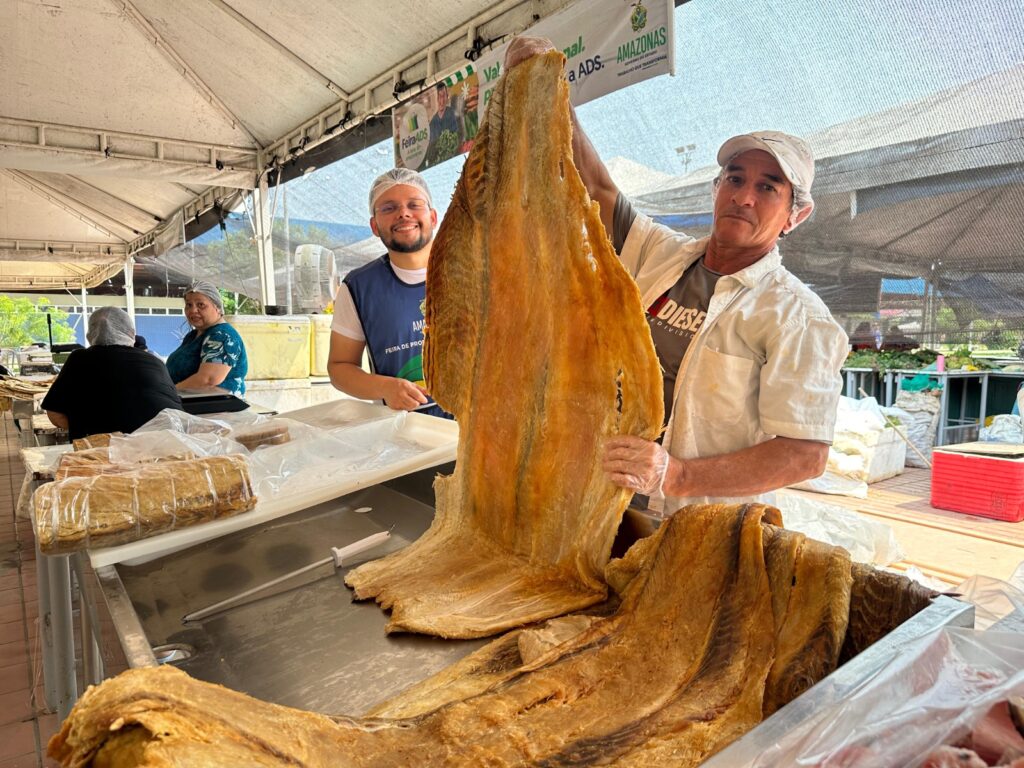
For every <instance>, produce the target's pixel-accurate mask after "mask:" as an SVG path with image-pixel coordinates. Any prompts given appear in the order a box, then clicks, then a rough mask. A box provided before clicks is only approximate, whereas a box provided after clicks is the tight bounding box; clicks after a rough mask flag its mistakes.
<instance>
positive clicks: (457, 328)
mask: <svg viewBox="0 0 1024 768" xmlns="http://www.w3.org/2000/svg"><path fill="white" fill-rule="evenodd" d="M563 62H564V59H563V57H562V56H561V54H559V53H554V52H552V53H550V54H547V55H544V56H537V57H533V58H531V59H529V60H528V61H526V62H524V63H523V64H520V65H519V66H516V67H514V68H513V69H512V70H510V71H509V72H507V73H506V74H505V76H504V79H503V80H502V81H501V82H500V83H499V85H498V87H497V88H496V90H495V92H494V96H493V97H492V100H491V103H490V106H489V110H488V113H487V120H486V121H485V124H484V127H483V128H482V129H481V132H480V134H479V136H478V139H477V141H476V144H475V145H474V147H473V150H472V152H471V153H470V156H469V158H468V160H467V161H466V167H465V170H464V171H463V174H462V178H461V179H460V180H459V184H458V187H457V188H456V191H455V196H454V199H453V200H452V203H451V206H450V207H449V209H448V213H447V215H446V216H445V220H444V223H443V225H442V226H441V229H440V231H439V233H438V236H437V240H436V242H435V244H434V247H433V250H432V253H431V258H430V266H429V271H428V276H427V303H426V320H427V331H426V344H425V352H424V370H425V374H426V380H427V385H428V387H429V389H430V391H431V394H432V395H433V396H434V398H435V399H436V400H437V402H438V403H439V404H440V405H441V406H442V407H444V408H445V409H446V410H448V411H449V412H451V413H454V414H455V416H456V418H457V419H458V422H459V427H460V437H459V447H458V461H457V464H456V470H455V473H454V474H453V475H452V476H451V477H446V478H441V479H439V480H438V481H437V483H436V485H435V488H436V493H437V504H436V509H437V512H436V517H435V520H434V524H433V526H432V527H431V529H430V530H429V531H428V532H427V533H426V534H425V535H424V536H423V537H422V538H420V539H419V540H418V541H417V542H415V543H414V544H413V545H411V546H409V547H407V548H406V549H404V550H402V551H400V552H398V553H395V554H393V555H391V556H389V557H386V558H384V559H382V560H378V561H375V562H372V563H368V564H366V565H364V566H362V567H360V568H358V569H356V570H355V571H353V572H351V573H350V574H349V575H348V577H347V579H346V582H347V583H348V584H349V585H350V586H352V587H353V588H354V589H355V592H356V596H357V597H358V598H370V597H373V598H376V599H377V601H378V602H380V604H381V605H382V606H383V607H384V608H390V609H391V612H392V613H391V621H390V623H389V624H388V631H396V630H405V631H411V632H422V633H427V634H436V635H440V636H442V637H461V638H468V637H485V636H487V635H492V634H495V633H497V632H500V631H502V630H506V629H510V628H513V627H517V626H521V625H523V624H526V623H528V622H534V621H539V620H542V619H546V618H549V617H551V616H557V615H560V614H564V613H567V612H569V611H573V610H578V609H580V608H584V607H586V606H588V605H592V604H594V603H597V602H599V601H601V600H603V599H604V598H605V596H606V594H607V587H606V585H605V582H604V579H603V569H604V566H605V564H606V563H607V561H608V558H609V554H610V551H611V545H612V541H613V539H614V536H615V532H616V530H617V528H618V525H619V521H620V519H621V517H622V513H623V510H624V509H625V506H626V504H627V502H628V499H629V494H628V492H626V491H623V490H622V489H620V488H617V487H615V486H614V485H612V484H611V483H610V482H609V481H608V479H607V477H606V476H605V474H604V473H603V472H602V471H601V462H600V451H601V440H602V438H603V437H605V436H608V435H614V434H631V435H640V436H643V437H647V438H653V437H655V436H656V434H657V433H658V431H659V429H660V427H661V424H662V416H663V413H662V411H663V403H662V399H661V395H660V394H659V393H660V392H661V374H660V371H659V368H658V362H657V357H656V355H655V352H654V346H653V344H652V342H651V336H650V330H649V329H648V326H647V323H646V321H645V319H644V313H643V307H642V304H641V301H640V294H639V292H638V290H637V287H636V285H635V283H634V282H633V280H632V279H631V278H630V277H629V275H628V274H627V273H626V271H625V269H623V267H622V266H621V264H620V263H619V261H618V259H617V257H616V256H615V253H614V251H613V249H612V246H611V243H610V242H609V240H608V237H607V234H606V233H605V231H604V228H603V226H602V224H601V221H600V217H599V212H598V207H597V204H596V203H594V202H592V201H591V200H590V199H589V197H588V196H587V192H586V189H585V188H584V186H583V182H582V181H581V180H580V178H579V174H578V173H577V172H576V169H575V166H574V165H573V161H572V147H571V136H572V128H571V124H570V120H569V108H568V90H567V85H566V83H565V81H564V79H563V78H562V65H563Z"/></svg>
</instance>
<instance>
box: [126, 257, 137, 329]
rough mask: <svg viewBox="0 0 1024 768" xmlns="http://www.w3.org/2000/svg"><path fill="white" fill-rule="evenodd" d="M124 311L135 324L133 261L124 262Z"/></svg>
mask: <svg viewBox="0 0 1024 768" xmlns="http://www.w3.org/2000/svg"><path fill="white" fill-rule="evenodd" d="M124 309H125V312H127V313H128V316H129V317H130V318H131V319H132V325H134V324H135V259H133V258H132V257H131V256H129V257H128V258H127V259H125V260H124Z"/></svg>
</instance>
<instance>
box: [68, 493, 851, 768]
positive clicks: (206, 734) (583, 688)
mask: <svg viewBox="0 0 1024 768" xmlns="http://www.w3.org/2000/svg"><path fill="white" fill-rule="evenodd" d="M774 515H777V512H776V511H775V510H771V509H770V508H766V507H763V506H760V505H743V506H739V505H737V506H704V507H691V508H688V509H686V510H684V511H683V512H681V513H680V514H678V515H677V516H675V517H674V518H672V519H671V520H670V521H669V522H667V523H666V524H665V525H664V526H662V528H661V529H660V530H659V531H658V533H656V534H655V536H654V537H653V539H652V543H653V546H651V547H650V549H649V552H650V557H648V558H647V559H646V560H645V561H644V562H643V563H642V564H641V565H640V567H639V569H638V570H637V571H636V572H635V573H634V574H633V578H632V579H631V580H630V583H629V586H628V588H627V589H626V592H625V594H624V595H623V598H622V603H621V605H620V607H619V609H618V610H617V611H616V612H615V613H614V614H613V615H611V616H609V617H608V618H598V619H595V620H593V621H591V622H585V623H582V624H581V625H580V628H579V631H578V632H575V633H574V634H573V635H572V637H571V638H569V639H568V640H565V641H562V642H555V643H554V644H552V645H550V646H549V648H548V650H546V651H542V652H541V654H540V655H539V656H538V657H536V658H534V659H533V660H532V661H531V662H529V663H523V662H522V659H521V657H520V656H519V652H518V647H519V642H518V641H519V640H520V639H521V636H522V634H523V631H516V632H512V633H509V635H507V636H506V637H503V638H500V639H498V640H495V641H494V642H492V643H491V644H489V645H488V646H486V647H485V648H483V649H481V650H480V651H478V652H477V653H476V654H473V655H472V656H470V657H467V659H465V660H464V661H463V662H460V663H459V664H456V665H455V666H453V667H451V668H449V669H448V670H446V671H445V672H443V673H441V674H440V675H438V676H437V677H435V678H433V679H432V681H428V684H423V685H420V686H417V687H415V688H413V689H410V690H409V691H407V692H404V693H403V694H401V695H400V696H399V697H397V699H396V700H394V701H393V702H390V703H389V704H386V705H384V706H383V707H381V708H379V710H378V712H377V714H378V715H380V714H385V715H387V716H388V717H389V718H400V719H384V718H381V717H376V718H373V719H369V718H367V719H356V718H341V717H339V718H327V717H324V716H322V715H317V714H313V713H310V712H302V711H298V710H292V709H287V708H285V707H280V706H276V705H273V704H267V703H264V702H260V701H257V700H255V699H251V698H249V697H248V696H245V695H243V694H240V693H236V692H233V691H230V690H228V689H226V688H222V687H220V686H217V685H211V684H209V683H202V682H198V681H195V680H192V679H191V678H189V677H188V676H187V675H185V674H184V673H182V672H179V671H177V670H175V669H171V668H162V669H146V670H131V671H129V672H125V673H123V674H122V675H120V676H118V677H117V678H115V679H114V680H111V681H108V682H106V683H104V684H103V685H101V686H99V687H97V688H92V689H90V690H89V691H88V692H87V693H86V694H85V696H83V697H82V699H81V701H80V702H79V703H78V704H77V705H76V707H75V709H74V711H73V712H72V714H71V716H70V717H69V718H68V720H67V721H66V722H65V723H64V726H63V728H62V730H61V732H60V733H59V734H58V735H57V736H55V737H54V738H53V740H52V741H51V742H50V745H49V754H50V755H51V756H52V757H54V758H56V759H58V760H60V761H61V763H62V764H63V765H65V766H80V765H85V764H87V763H88V761H89V760H92V759H94V758H96V763H97V764H98V763H99V759H98V758H99V756H102V757H103V759H104V760H107V761H109V762H108V764H112V765H113V764H116V765H122V766H179V767H182V768H183V767H185V766H205V767H206V768H216V767H218V766H235V765H256V766H261V765H303V766H310V767H314V766H324V767H325V768H326V767H327V766H376V767H379V768H387V767H388V766H404V765H446V766H480V765H488V766H529V765H535V766H542V765H543V766H568V765H590V764H600V765H616V766H652V765H672V766H680V767H681V768H686V767H687V766H695V765H698V764H699V763H700V762H701V761H702V760H704V759H705V758H706V757H707V756H709V755H710V754H712V753H714V752H716V751H717V750H719V749H721V748H722V747H724V746H725V745H727V744H728V743H730V742H731V741H733V740H734V739H735V738H737V737H738V736H740V735H742V734H743V733H744V732H746V731H747V730H749V729H750V728H752V727H753V726H754V725H755V724H757V723H758V722H759V721H760V720H761V717H762V712H763V706H764V701H765V695H766V681H767V680H769V679H770V676H771V671H772V667H773V665H774V664H775V663H776V648H777V647H792V648H793V649H794V650H793V653H792V654H791V656H792V657H794V658H796V657H802V655H803V650H802V649H803V648H808V649H810V652H811V653H813V652H814V651H815V649H817V648H819V647H820V646H819V644H818V643H817V642H816V641H815V639H814V638H815V636H816V635H817V634H818V628H817V627H816V626H815V624H814V622H815V621H816V619H814V618H813V615H814V614H816V615H818V616H819V617H825V624H826V626H825V629H824V631H825V632H826V633H831V631H832V629H831V627H830V626H829V625H828V622H829V621H830V619H829V618H828V616H829V615H830V612H829V611H827V610H826V611H814V610H810V611H808V610H803V609H801V610H794V609H795V608H796V606H793V605H790V603H792V600H788V601H787V600H784V599H783V600H780V601H778V604H779V605H781V606H784V610H783V614H784V615H783V616H775V615H774V611H775V606H776V601H775V600H773V593H774V592H775V591H776V590H778V589H780V588H783V592H784V593H785V592H787V591H788V590H789V589H790V588H791V587H792V581H793V579H794V577H796V578H798V579H800V578H803V577H806V578H808V579H810V580H811V581H812V582H813V580H814V579H816V578H819V577H821V576H822V569H825V570H827V569H828V568H829V567H831V566H830V565H829V563H830V561H831V559H832V557H833V552H835V551H837V550H833V549H832V548H827V551H825V550H822V552H816V551H808V552H806V553H804V552H803V548H802V547H799V546H798V547H796V548H794V549H793V550H792V551H793V552H794V553H795V554H794V557H792V558H785V557H780V558H777V561H776V562H775V564H774V566H770V565H769V564H768V563H767V562H766V553H767V552H769V550H770V547H771V546H772V544H771V540H772V537H773V535H772V529H771V528H770V527H769V526H765V525H764V524H763V522H762V521H763V519H764V518H765V517H766V516H767V517H768V519H769V520H776V521H777V518H776V517H774ZM800 538H801V539H802V537H800ZM812 549H813V548H812ZM821 554H824V555H826V556H825V557H821V556H820V555H821ZM805 557H806V558H808V564H807V565H808V567H807V568H806V569H802V568H801V567H800V566H799V563H800V561H801V560H802V559H804V558H805ZM840 558H841V556H840ZM787 562H788V563H789V564H790V565H787V564H786V563H787ZM846 562H847V564H848V563H849V560H848V559H847V560H846ZM799 574H803V575H802V576H801V575H799ZM836 584H837V587H838V589H839V591H840V592H842V591H843V585H842V584H841V583H839V582H836ZM845 591H846V594H847V595H848V594H849V582H848V581H847V582H846V584H845ZM788 596H789V597H794V596H796V595H795V593H791V594H790V595H788ZM783 597H784V598H785V597H787V595H786V594H784V595H783ZM786 614H789V615H790V618H789V619H787V618H786ZM780 618H781V619H782V621H780V620H779V619H780ZM777 633H779V636H778V637H777ZM840 634H841V633H840ZM835 652H836V653H838V648H836V649H835ZM788 666H790V665H788V664H787V667H788ZM811 666H812V668H813V669H816V670H818V673H819V674H825V673H827V672H828V671H829V669H828V668H827V665H818V664H813V665H811Z"/></svg>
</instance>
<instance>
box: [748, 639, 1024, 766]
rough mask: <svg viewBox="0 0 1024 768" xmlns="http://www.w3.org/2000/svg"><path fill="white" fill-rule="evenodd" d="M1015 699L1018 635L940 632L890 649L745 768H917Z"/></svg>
mask: <svg viewBox="0 0 1024 768" xmlns="http://www.w3.org/2000/svg"><path fill="white" fill-rule="evenodd" d="M1022 694H1024V643H1022V642H1021V636H1020V635H1019V634H1015V633H1010V632H995V631H989V632H979V631H977V630H970V629H960V628H945V629H942V630H940V631H938V632H934V633H931V634H929V635H926V636H925V637H923V638H919V639H918V640H915V641H913V642H910V643H907V644H906V645H904V646H901V647H899V648H897V649H895V652H894V653H893V657H892V660H891V661H890V662H889V663H888V664H886V665H885V666H884V667H882V668H881V669H880V670H878V672H876V673H875V674H874V675H872V676H871V677H870V678H869V679H868V680H866V681H865V682H864V683H862V684H861V685H860V686H858V687H857V688H856V689H855V690H853V691H852V692H850V693H849V694H847V695H845V696H844V697H843V699H842V700H841V701H839V702H837V703H835V704H833V705H832V706H829V707H825V708H822V709H821V710H819V711H818V712H816V713H815V715H814V716H813V717H811V718H810V719H808V720H806V721H804V722H803V723H801V724H800V725H798V726H797V727H795V728H793V729H792V730H790V731H788V732H787V733H786V735H785V736H783V737H782V738H781V739H779V741H778V742H777V743H776V744H775V745H773V746H772V747H771V748H769V749H767V750H765V751H764V752H762V753H761V755H759V756H758V758H757V759H756V760H754V762H753V763H750V768H769V767H772V768H774V767H775V766H781V765H787V766H815V767H816V768H853V766H856V768H891V767H892V766H901V767H903V768H918V767H919V766H921V765H923V764H924V762H925V760H926V759H927V758H929V756H931V755H932V754H933V753H934V752H935V750H936V749H937V748H938V747H939V746H941V745H943V744H957V743H959V742H960V741H961V740H963V739H965V738H967V737H968V735H969V734H970V733H971V730H972V728H973V727H974V726H976V725H977V724H978V723H979V722H980V721H981V720H982V719H983V718H985V716H986V714H988V713H989V711H990V710H992V709H993V707H996V706H997V705H1000V704H1001V703H1002V702H1005V701H1007V700H1008V699H1010V698H1011V697H1013V696H1020V695H1022ZM780 714H782V715H784V714H785V710H783V712H782V713H780ZM963 765H969V763H966V762H965V763H963Z"/></svg>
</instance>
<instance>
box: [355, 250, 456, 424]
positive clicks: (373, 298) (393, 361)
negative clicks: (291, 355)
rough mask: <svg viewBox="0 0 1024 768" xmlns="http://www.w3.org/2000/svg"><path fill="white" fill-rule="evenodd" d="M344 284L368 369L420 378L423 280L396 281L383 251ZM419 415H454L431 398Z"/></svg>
mask: <svg viewBox="0 0 1024 768" xmlns="http://www.w3.org/2000/svg"><path fill="white" fill-rule="evenodd" d="M344 283H345V285H346V286H348V290H349V293H350V294H352V302H353V303H354V304H355V307H356V314H358V315H359V323H360V324H361V325H362V326H363V335H364V336H366V349H367V351H368V352H369V357H370V367H371V369H372V370H373V372H374V373H378V374H380V375H381V376H393V377H394V378H397V379H406V380H407V381H411V382H413V383H414V384H418V385H420V386H421V387H422V386H425V385H424V382H423V325H424V320H423V302H424V300H425V299H426V283H416V284H414V285H409V284H408V283H403V282H402V281H401V280H399V279H398V276H397V275H396V274H395V273H394V270H392V269H391V261H390V260H389V259H388V257H387V254H385V255H384V256H381V257H380V258H379V259H374V260H373V261H371V262H370V263H369V264H364V265H363V266H361V267H359V268H358V269H353V270H352V271H351V272H349V273H348V274H347V275H346V276H345V280H344ZM417 411H418V412H419V413H426V414H429V415H431V416H441V417H444V418H449V419H450V418H452V416H451V415H450V414H448V413H445V412H444V411H443V410H441V408H440V407H439V406H437V405H435V404H434V401H433V400H431V401H430V402H429V403H428V404H427V405H424V406H421V407H420V408H418V409H417Z"/></svg>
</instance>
